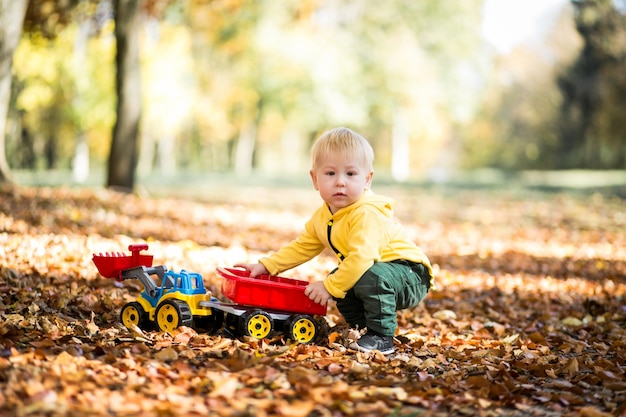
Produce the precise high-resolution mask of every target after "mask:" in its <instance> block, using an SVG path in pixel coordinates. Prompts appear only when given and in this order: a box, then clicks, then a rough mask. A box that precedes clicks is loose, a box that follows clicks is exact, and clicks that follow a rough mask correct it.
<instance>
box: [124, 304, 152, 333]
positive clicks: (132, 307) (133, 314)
mask: <svg viewBox="0 0 626 417" xmlns="http://www.w3.org/2000/svg"><path fill="white" fill-rule="evenodd" d="M120 321H121V322H122V324H123V325H124V326H126V327H128V328H129V329H130V328H131V327H132V326H137V327H139V328H141V329H143V328H144V326H145V325H146V323H147V322H148V314H147V313H146V311H145V310H144V309H143V307H142V306H141V304H139V303H138V302H137V301H133V302H132V303H128V304H126V305H125V306H124V307H122V311H120Z"/></svg>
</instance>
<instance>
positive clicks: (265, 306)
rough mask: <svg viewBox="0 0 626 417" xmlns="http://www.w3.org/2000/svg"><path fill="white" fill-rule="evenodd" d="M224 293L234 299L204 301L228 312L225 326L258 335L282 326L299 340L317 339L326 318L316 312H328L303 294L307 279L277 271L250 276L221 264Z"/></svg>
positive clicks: (235, 330) (310, 340)
mask: <svg viewBox="0 0 626 417" xmlns="http://www.w3.org/2000/svg"><path fill="white" fill-rule="evenodd" d="M217 273H218V275H219V276H221V277H222V294H223V295H224V296H225V297H227V298H229V299H230V300H232V301H233V302H234V303H224V302H219V301H218V302H215V301H212V302H209V303H204V304H205V305H210V306H211V307H212V308H214V309H217V310H222V311H224V313H225V314H226V330H227V331H228V332H230V333H231V334H234V335H239V334H244V335H249V336H252V337H256V338H257V339H263V338H266V337H267V336H268V335H269V334H270V333H271V332H272V330H279V329H280V330H282V331H283V332H285V333H287V334H288V335H289V336H290V337H292V338H293V339H294V340H296V341H298V342H300V343H310V342H312V341H314V340H315V339H316V337H317V336H318V334H319V332H320V329H321V327H323V326H324V325H325V324H326V321H325V320H324V319H323V318H321V319H319V320H318V319H316V318H315V317H314V316H323V315H325V314H326V306H325V305H322V304H318V303H315V302H313V301H311V300H310V299H309V298H308V297H307V296H306V295H304V289H305V288H306V286H307V285H308V284H309V283H308V282H307V281H302V280H297V279H293V278H285V277H280V276H274V275H259V276H257V277H254V278H250V274H249V272H247V271H244V270H242V269H232V268H218V269H217Z"/></svg>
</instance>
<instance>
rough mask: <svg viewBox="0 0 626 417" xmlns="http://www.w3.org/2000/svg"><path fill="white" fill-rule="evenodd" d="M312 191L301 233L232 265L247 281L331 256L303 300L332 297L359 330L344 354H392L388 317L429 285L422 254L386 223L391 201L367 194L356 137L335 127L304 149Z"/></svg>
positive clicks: (364, 147) (367, 173)
mask: <svg viewBox="0 0 626 417" xmlns="http://www.w3.org/2000/svg"><path fill="white" fill-rule="evenodd" d="M311 153H312V168H311V171H310V175H311V179H312V181H313V186H314V187H315V189H316V190H317V191H319V193H320V196H321V197H322V200H324V204H323V205H322V207H320V208H318V209H317V211H315V213H314V214H313V216H312V217H311V219H310V220H309V221H308V222H307V223H306V225H305V230H304V232H302V233H301V234H300V236H298V237H297V238H296V240H294V241H292V242H291V243H289V244H288V245H287V246H285V247H283V248H281V249H280V250H279V251H278V252H276V253H275V254H273V255H271V256H268V257H265V258H262V259H260V260H259V263H256V264H237V265H235V266H238V267H242V268H245V269H246V270H248V271H249V272H250V275H251V276H253V277H254V276H257V275H260V274H267V273H269V274H272V275H277V274H279V273H281V272H283V271H286V270H288V269H291V268H294V267H296V266H298V265H300V264H302V263H304V262H306V261H309V260H311V259H313V258H314V257H315V256H317V255H319V254H320V253H321V252H322V251H323V250H324V249H325V248H329V249H332V250H333V252H334V253H335V254H336V256H337V260H338V262H339V264H338V267H337V268H336V269H335V270H333V271H332V272H331V273H330V274H328V276H327V277H326V278H325V279H324V280H323V281H319V282H314V283H311V284H309V285H308V286H307V287H306V289H305V294H306V295H307V296H308V297H309V298H310V299H311V300H313V301H315V302H317V303H320V304H326V303H327V302H328V300H329V299H330V298H331V297H332V298H333V299H335V300H336V302H337V309H338V310H339V312H340V313H341V314H342V315H343V317H344V318H345V320H346V322H348V324H349V325H350V326H351V327H357V328H367V332H366V333H365V334H364V335H362V336H361V338H360V339H359V340H358V341H357V343H356V344H353V345H351V347H352V348H354V349H357V350H360V351H363V352H370V351H372V350H378V351H380V352H382V353H383V354H389V353H392V352H393V351H394V346H393V336H394V334H395V331H396V328H397V322H396V311H397V310H401V309H405V308H411V307H414V306H416V305H417V304H419V303H420V302H421V301H422V300H423V299H424V297H425V296H426V294H427V293H428V290H429V289H430V288H431V287H432V285H433V280H434V279H433V270H432V267H431V265H430V262H429V260H428V258H427V257H426V255H425V254H424V253H423V252H422V250H421V249H420V248H419V247H418V246H416V245H415V244H414V243H413V242H412V241H410V240H409V239H408V238H407V236H406V235H405V233H404V231H403V229H402V228H401V226H400V225H399V224H398V223H396V222H395V221H394V220H393V205H394V204H395V201H393V200H391V199H389V198H387V197H383V196H378V195H376V194H374V193H373V192H372V191H371V190H370V187H371V185H372V177H373V176H374V169H373V161H374V151H373V150H372V147H371V146H370V144H369V143H368V142H367V140H365V138H363V137H362V136H361V135H359V134H358V133H355V132H353V131H352V130H350V129H347V128H343V127H340V128H335V129H332V130H329V131H327V132H325V133H324V134H322V135H321V136H320V137H319V138H318V140H317V141H316V142H315V144H314V145H313V148H312V151H311Z"/></svg>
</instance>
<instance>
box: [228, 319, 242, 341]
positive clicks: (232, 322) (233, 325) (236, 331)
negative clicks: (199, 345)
mask: <svg viewBox="0 0 626 417" xmlns="http://www.w3.org/2000/svg"><path fill="white" fill-rule="evenodd" d="M241 327H242V325H241V317H239V316H237V315H235V314H232V313H226V319H225V323H224V330H225V331H226V333H227V334H228V335H229V336H230V337H239V336H241Z"/></svg>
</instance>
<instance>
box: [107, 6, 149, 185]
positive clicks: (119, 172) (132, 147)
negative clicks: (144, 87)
mask: <svg viewBox="0 0 626 417" xmlns="http://www.w3.org/2000/svg"><path fill="white" fill-rule="evenodd" d="M138 26H139V0H115V38H116V41H117V55H116V58H115V59H116V65H117V84H116V92H117V120H116V122H115V127H114V128H113V138H112V141H111V151H110V153H109V171H108V179H107V186H108V187H113V188H118V189H120V190H124V191H132V190H133V188H134V186H135V168H136V167H137V159H138V149H139V147H138V141H139V122H140V120H141V78H140V73H139V30H138Z"/></svg>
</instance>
